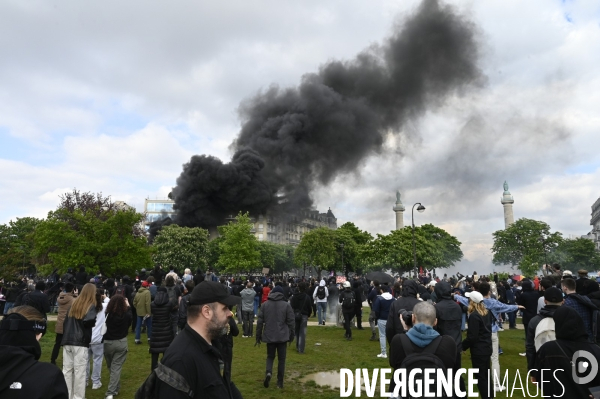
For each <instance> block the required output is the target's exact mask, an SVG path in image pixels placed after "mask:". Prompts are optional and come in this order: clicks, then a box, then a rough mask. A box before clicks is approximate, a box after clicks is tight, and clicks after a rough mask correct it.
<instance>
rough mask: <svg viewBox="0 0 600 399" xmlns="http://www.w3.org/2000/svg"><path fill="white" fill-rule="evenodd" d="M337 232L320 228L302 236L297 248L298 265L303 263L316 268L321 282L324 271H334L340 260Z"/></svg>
mask: <svg viewBox="0 0 600 399" xmlns="http://www.w3.org/2000/svg"><path fill="white" fill-rule="evenodd" d="M337 242H338V237H337V235H336V232H335V230H331V229H328V228H327V227H319V228H318V229H314V230H311V231H309V232H308V233H306V234H304V235H303V236H302V240H301V241H300V244H299V245H298V247H297V248H296V253H295V256H294V260H295V263H296V265H298V266H302V265H303V263H306V264H307V265H310V266H312V267H314V268H315V270H316V271H317V273H318V278H319V280H320V279H321V272H322V271H323V270H333V269H334V268H335V265H336V261H337V259H338V251H339V246H338V245H337Z"/></svg>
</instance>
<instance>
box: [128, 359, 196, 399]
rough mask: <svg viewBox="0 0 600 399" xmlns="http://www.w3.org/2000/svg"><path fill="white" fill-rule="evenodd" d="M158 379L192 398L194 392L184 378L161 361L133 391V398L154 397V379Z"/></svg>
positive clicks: (144, 398) (152, 398)
mask: <svg viewBox="0 0 600 399" xmlns="http://www.w3.org/2000/svg"><path fill="white" fill-rule="evenodd" d="M157 379H159V380H161V381H162V382H164V383H165V384H168V385H170V386H171V387H173V388H175V389H177V390H178V391H181V392H185V393H186V394H187V395H188V397H190V398H193V397H194V392H193V391H192V389H191V388H190V385H189V384H188V383H187V381H186V380H185V378H183V376H182V375H181V374H179V373H178V372H176V371H175V370H173V369H170V368H168V367H167V366H165V365H164V364H162V363H158V366H156V368H155V369H154V370H152V373H150V375H149V376H148V378H146V381H144V383H143V384H142V386H140V387H139V389H138V390H137V392H136V393H135V399H154V398H157V396H156V380H157Z"/></svg>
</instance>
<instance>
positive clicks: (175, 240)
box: [152, 224, 208, 272]
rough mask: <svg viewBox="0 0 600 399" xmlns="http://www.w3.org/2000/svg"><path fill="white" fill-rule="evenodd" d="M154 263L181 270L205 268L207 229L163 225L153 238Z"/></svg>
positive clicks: (206, 259)
mask: <svg viewBox="0 0 600 399" xmlns="http://www.w3.org/2000/svg"><path fill="white" fill-rule="evenodd" d="M153 247H154V254H153V256H152V259H153V260H154V262H155V263H157V264H160V265H164V266H168V267H174V268H175V270H178V271H179V272H183V271H184V270H185V269H186V268H187V269H190V270H192V271H195V270H196V269H198V268H202V269H204V268H206V265H207V261H208V230H205V229H202V228H200V227H180V226H178V225H176V224H172V225H170V226H165V227H163V228H162V229H161V230H160V233H159V234H158V236H156V238H155V239H154V243H153Z"/></svg>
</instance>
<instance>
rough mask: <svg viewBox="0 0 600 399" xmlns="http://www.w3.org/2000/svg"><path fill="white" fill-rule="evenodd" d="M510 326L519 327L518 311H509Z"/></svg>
mask: <svg viewBox="0 0 600 399" xmlns="http://www.w3.org/2000/svg"><path fill="white" fill-rule="evenodd" d="M508 326H509V327H510V328H515V327H517V311H516V310H515V311H514V312H509V313H508Z"/></svg>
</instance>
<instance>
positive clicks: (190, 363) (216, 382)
mask: <svg viewBox="0 0 600 399" xmlns="http://www.w3.org/2000/svg"><path fill="white" fill-rule="evenodd" d="M220 360H221V361H222V356H221V353H220V352H219V351H218V349H216V348H215V347H214V346H212V345H210V344H209V343H207V342H206V340H204V338H202V337H201V336H200V335H199V334H198V333H197V332H196V331H194V330H193V329H192V328H191V327H190V326H189V325H186V326H185V328H184V329H183V330H182V331H181V332H180V333H179V334H177V337H175V339H174V340H173V343H172V344H171V346H170V347H169V349H167V351H166V352H165V354H164V357H163V358H162V359H161V363H162V364H164V365H165V366H167V367H169V368H171V369H173V370H175V371H176V372H178V373H179V374H181V376H182V377H183V378H185V380H186V381H187V382H188V384H190V386H191V389H192V391H193V392H194V396H193V398H194V399H228V398H229V399H242V394H241V393H240V391H239V390H238V389H237V388H236V387H235V385H233V383H231V382H230V380H229V379H228V377H223V376H222V375H221V370H220V365H219V361H220ZM155 393H156V397H157V398H170V399H189V396H188V394H187V393H186V392H182V391H178V390H176V389H174V388H172V387H171V386H170V385H168V384H166V383H164V382H162V381H160V380H158V379H157V381H156V390H155Z"/></svg>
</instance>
